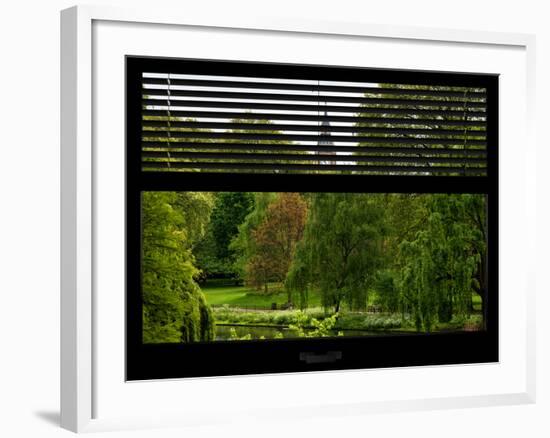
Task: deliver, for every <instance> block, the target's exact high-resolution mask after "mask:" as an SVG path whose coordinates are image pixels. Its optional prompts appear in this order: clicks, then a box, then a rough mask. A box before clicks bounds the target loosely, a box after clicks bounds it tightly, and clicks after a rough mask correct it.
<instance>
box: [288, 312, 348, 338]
mask: <svg viewBox="0 0 550 438" xmlns="http://www.w3.org/2000/svg"><path fill="white" fill-rule="evenodd" d="M337 319H338V313H335V314H334V315H332V316H329V317H328V318H324V319H322V320H318V319H316V318H313V317H311V316H310V315H308V314H306V313H304V312H299V313H298V314H297V315H296V320H295V321H294V323H293V324H291V325H290V326H289V328H290V329H291V330H293V331H294V332H295V333H296V336H297V337H299V338H325V337H327V336H334V335H333V333H332V329H333V327H334V325H335V324H336V321H337ZM338 336H342V334H341V333H338Z"/></svg>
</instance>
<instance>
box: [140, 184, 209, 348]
mask: <svg viewBox="0 0 550 438" xmlns="http://www.w3.org/2000/svg"><path fill="white" fill-rule="evenodd" d="M210 206H211V199H210V198H209V196H208V195H207V194H204V193H193V192H187V193H175V192H145V193H144V194H143V198H142V229H143V231H142V251H143V253H142V278H143V288H142V290H143V341H144V342H145V343H163V342H182V341H183V342H192V341H207V340H212V339H213V336H214V322H213V318H212V314H211V312H210V309H209V307H208V306H207V304H206V301H205V299H204V295H203V294H202V293H201V291H200V289H199V287H198V286H197V284H196V283H195V281H194V279H193V277H194V276H196V275H197V273H198V270H197V268H196V267H195V266H194V264H193V261H194V260H193V256H192V253H191V247H192V245H193V242H194V240H196V239H198V238H200V236H201V234H202V233H204V229H205V221H206V220H207V218H208V215H209V212H208V209H209V208H210ZM205 209H206V211H204V210H205Z"/></svg>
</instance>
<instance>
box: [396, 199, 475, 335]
mask: <svg viewBox="0 0 550 438" xmlns="http://www.w3.org/2000/svg"><path fill="white" fill-rule="evenodd" d="M472 197H481V196H480V195H431V196H430V197H429V198H427V203H428V205H427V207H428V211H429V216H428V218H427V222H426V224H425V227H424V229H422V231H418V232H417V233H416V235H415V238H414V240H412V241H406V240H405V241H403V242H402V243H401V245H400V250H401V258H402V260H403V265H404V266H403V270H402V284H401V287H402V291H403V295H404V297H405V298H406V299H407V300H408V301H409V302H410V303H411V305H412V308H413V313H414V319H415V322H416V327H417V329H418V330H424V331H426V332H430V331H432V329H433V327H434V326H435V325H436V323H437V322H438V321H439V322H449V321H450V320H451V319H452V317H453V315H455V314H456V315H459V316H460V317H462V318H465V316H466V315H467V314H468V312H469V310H470V307H469V306H470V304H471V299H472V292H473V290H474V285H475V282H476V280H475V274H476V270H477V269H478V266H479V264H480V262H481V260H480V255H479V253H478V252H477V251H476V245H479V243H478V240H479V239H480V233H481V232H480V230H479V228H477V227H475V226H473V224H472V222H471V221H470V219H469V217H470V213H471V212H469V211H468V210H469V209H470V208H471V207H472V205H477V204H478V203H476V202H472V199H471V198H472Z"/></svg>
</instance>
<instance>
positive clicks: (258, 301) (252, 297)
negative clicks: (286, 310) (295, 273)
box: [201, 280, 321, 308]
mask: <svg viewBox="0 0 550 438" xmlns="http://www.w3.org/2000/svg"><path fill="white" fill-rule="evenodd" d="M201 289H202V291H203V293H204V295H205V296H206V302H207V303H208V304H210V305H213V306H219V305H223V304H227V305H229V306H232V307H241V306H242V307H265V308H270V307H271V303H277V307H279V306H281V305H282V304H284V303H286V302H287V300H288V298H287V294H286V292H285V290H284V289H283V288H282V287H281V286H280V285H276V284H273V285H271V286H270V287H269V294H268V295H265V294H264V293H263V291H257V290H255V289H252V288H249V287H246V286H235V285H233V284H231V282H230V281H223V280H218V281H208V282H206V284H204V285H202V286H201ZM294 301H295V302H298V298H296V299H295V300H294ZM320 305H321V297H320V295H319V294H317V293H312V294H311V295H310V297H309V306H310V307H313V306H320Z"/></svg>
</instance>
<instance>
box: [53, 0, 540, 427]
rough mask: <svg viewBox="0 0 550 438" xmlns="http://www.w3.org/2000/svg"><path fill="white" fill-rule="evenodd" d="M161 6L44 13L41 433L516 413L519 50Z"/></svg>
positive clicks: (421, 33) (525, 80)
mask: <svg viewBox="0 0 550 438" xmlns="http://www.w3.org/2000/svg"><path fill="white" fill-rule="evenodd" d="M167 17H168V18H166V17H164V16H162V14H161V15H151V14H150V13H143V15H142V14H135V13H129V12H126V11H122V10H112V9H102V8H100V9H96V8H80V7H79V8H72V9H69V10H67V11H64V12H63V14H62V55H63V56H62V84H63V87H62V88H63V90H62V120H63V126H62V140H63V141H62V143H63V144H62V172H63V174H62V220H63V228H62V229H63V239H62V266H63V268H62V347H63V352H62V364H63V369H62V376H63V379H62V380H63V381H62V425H63V426H64V427H66V428H69V429H72V430H100V429H109V428H113V427H147V426H150V425H154V426H158V425H162V424H187V422H189V421H191V422H195V423H196V422H197V421H198V422H199V423H200V421H202V420H201V419H205V420H206V418H207V417H210V415H209V414H211V413H212V412H216V413H219V416H217V418H218V419H219V421H223V419H224V418H229V416H232V417H235V416H239V415H245V413H246V412H247V410H250V409H253V410H255V412H256V413H257V414H259V415H270V414H269V413H270V412H278V413H281V412H284V411H285V409H288V410H292V411H293V412H295V413H296V412H297V414H295V415H300V412H302V413H303V415H309V414H308V412H309V413H311V412H312V411H311V410H312V409H317V410H319V409H320V411H323V407H329V406H330V407H331V410H332V408H333V407H334V406H340V408H341V409H345V406H347V407H348V408H349V407H353V408H355V409H357V412H361V410H364V411H365V412H366V411H369V410H371V411H372V410H388V409H392V410H393V409H400V410H404V409H418V408H419V406H423V407H429V406H436V405H438V406H442V405H443V406H466V405H469V406H479V405H485V404H497V403H514V402H515V403H519V402H528V401H530V400H532V397H533V392H532V391H533V382H534V374H533V372H532V367H533V358H532V354H533V345H532V342H533V340H532V327H533V326H532V325H533V324H534V320H533V319H532V316H533V312H532V300H531V298H530V295H529V294H530V291H529V288H530V286H529V281H531V280H530V275H529V272H530V268H529V260H528V258H526V257H525V256H524V254H526V253H528V251H526V250H525V249H526V248H528V247H529V245H530V242H529V241H526V240H523V239H521V238H519V237H518V236H517V235H516V234H515V233H514V231H513V230H514V229H515V227H517V226H519V225H520V224H524V226H525V224H526V223H530V221H532V219H530V217H529V214H528V211H530V209H532V208H533V204H534V201H533V199H532V196H533V195H532V188H533V175H532V172H531V170H530V169H531V165H532V163H533V161H532V160H533V159H534V151H533V145H532V141H531V139H530V137H529V132H530V131H529V126H528V122H526V120H528V118H529V114H530V111H532V108H531V105H532V102H531V100H530V98H531V97H530V96H531V94H530V93H532V88H530V87H532V78H531V75H532V71H531V70H530V68H531V67H530V66H531V63H532V56H533V55H532V44H533V43H532V39H531V37H529V36H524V35H520V36H518V35H501V34H490V33H466V32H465V33H460V34H456V33H446V32H445V31H434V30H423V29H414V28H392V29H388V28H386V27H384V28H377V27H376V26H371V25H368V26H367V25H363V24H357V26H349V25H347V26H338V24H337V23H333V24H332V25H330V26H328V25H327V24H326V23H325V24H322V23H301V24H292V25H290V24H285V23H278V22H276V21H271V22H270V21H269V20H266V21H265V23H263V24H262V23H261V21H256V22H255V24H254V25H252V24H250V23H246V22H242V23H239V22H237V21H235V22H234V23H233V22H231V23H229V22H217V21H208V20H207V21H202V20H203V19H204V17H197V18H196V20H195V19H193V18H191V17H186V18H182V19H179V18H175V17H176V16H173V15H171V16H167ZM335 29H337V31H335ZM251 35H253V36H254V38H253V39H251V38H250V37H251ZM306 36H307V37H306ZM526 84H527V85H526ZM519 144H521V145H522V147H521V148H520V147H518V146H517V145H519ZM518 202H523V205H525V208H524V209H518V208H517V205H518ZM512 265H513V266H514V268H513V269H511V266H512ZM222 376H225V377H223V378H221V377H222ZM207 377H218V378H216V379H212V378H207ZM390 382H391V383H390ZM367 389H368V390H367ZM288 391H292V393H293V394H296V396H295V397H294V396H293V398H292V402H288V400H287V398H285V393H287V392H288ZM182 392H185V393H186V394H188V395H189V397H185V398H183V399H182V397H181V396H180V395H181V394H182ZM268 393H269V394H270V395H269V397H267V396H266V394H268ZM214 395H215V397H214ZM250 400H255V401H256V402H255V403H254V405H252V404H251V402H250ZM285 400H286V401H285ZM420 401H421V404H419V403H420ZM228 404H230V405H231V406H232V407H231V408H230V409H227V406H228ZM258 406H261V408H260V407H258ZM337 411H338V409H336V410H335V411H334V412H337ZM181 412H186V413H187V415H186V416H182V415H181ZM150 418H154V420H149V419H150Z"/></svg>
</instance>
